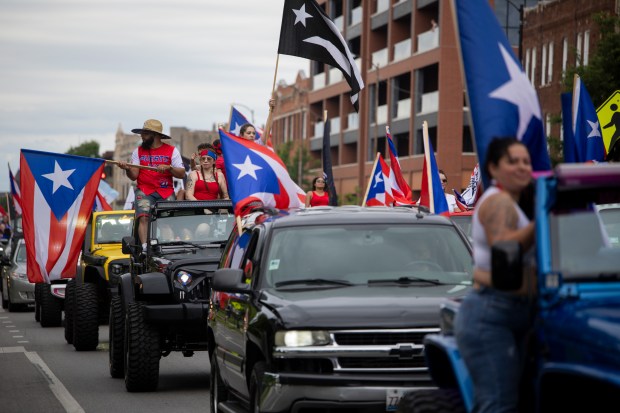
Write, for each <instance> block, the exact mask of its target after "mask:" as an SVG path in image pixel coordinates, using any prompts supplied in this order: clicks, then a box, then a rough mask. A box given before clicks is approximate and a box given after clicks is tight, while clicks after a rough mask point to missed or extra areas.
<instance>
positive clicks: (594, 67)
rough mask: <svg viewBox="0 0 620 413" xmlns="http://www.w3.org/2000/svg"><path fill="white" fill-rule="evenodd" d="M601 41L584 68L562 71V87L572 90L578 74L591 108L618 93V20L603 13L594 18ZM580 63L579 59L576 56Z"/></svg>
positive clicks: (619, 80)
mask: <svg viewBox="0 0 620 413" xmlns="http://www.w3.org/2000/svg"><path fill="white" fill-rule="evenodd" d="M594 21H595V22H596V23H597V25H598V27H599V29H600V33H601V38H600V40H599V41H598V42H597V46H596V50H595V52H594V53H593V54H592V55H591V56H590V58H589V62H588V65H587V66H578V67H572V68H569V69H567V70H566V74H565V76H564V81H563V88H564V91H566V92H571V91H572V90H573V77H574V75H575V74H578V75H579V76H580V77H581V79H582V81H583V83H584V84H585V85H586V87H587V88H588V93H590V97H591V98H592V103H594V106H595V107H598V106H600V105H601V104H602V103H604V102H605V101H606V100H607V98H608V97H609V95H610V94H611V93H612V92H614V91H615V90H620V17H619V16H616V15H611V14H609V13H607V12H603V13H597V14H596V15H594ZM579 60H581V56H579Z"/></svg>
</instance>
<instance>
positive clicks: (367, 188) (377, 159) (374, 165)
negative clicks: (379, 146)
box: [362, 152, 381, 206]
mask: <svg viewBox="0 0 620 413" xmlns="http://www.w3.org/2000/svg"><path fill="white" fill-rule="evenodd" d="M380 156H381V152H377V156H376V157H375V163H373V164H372V169H371V171H374V170H375V169H376V168H377V162H379V157H380ZM371 183H372V174H371V176H370V179H369V180H368V186H367V187H366V193H365V194H364V198H362V206H364V204H366V199H368V193H369V192H370V184H371Z"/></svg>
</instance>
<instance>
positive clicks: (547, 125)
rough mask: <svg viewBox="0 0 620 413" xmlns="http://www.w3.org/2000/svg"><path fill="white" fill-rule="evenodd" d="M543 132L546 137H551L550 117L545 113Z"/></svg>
mask: <svg viewBox="0 0 620 413" xmlns="http://www.w3.org/2000/svg"><path fill="white" fill-rule="evenodd" d="M545 132H546V135H545V136H547V137H549V136H550V135H551V115H550V114H548V113H547V116H545Z"/></svg>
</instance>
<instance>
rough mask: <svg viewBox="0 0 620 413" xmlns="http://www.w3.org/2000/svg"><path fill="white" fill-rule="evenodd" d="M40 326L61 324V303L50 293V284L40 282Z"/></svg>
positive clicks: (57, 325) (58, 325)
mask: <svg viewBox="0 0 620 413" xmlns="http://www.w3.org/2000/svg"><path fill="white" fill-rule="evenodd" d="M40 296H41V316H40V318H41V320H40V323H41V327H60V325H61V324H62V303H61V302H60V299H58V298H56V297H54V296H53V295H52V287H51V286H50V284H47V283H41V291H40Z"/></svg>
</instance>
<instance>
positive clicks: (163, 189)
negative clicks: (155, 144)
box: [137, 143, 174, 199]
mask: <svg viewBox="0 0 620 413" xmlns="http://www.w3.org/2000/svg"><path fill="white" fill-rule="evenodd" d="M173 151H174V146H172V145H168V144H167V143H163V144H162V145H161V146H160V147H159V148H151V149H144V148H143V147H142V146H138V159H139V160H140V165H144V166H155V167H156V166H157V165H171V164H172V152H173ZM137 187H138V189H139V190H141V191H142V192H144V194H145V195H151V194H152V193H153V192H157V193H158V194H159V195H161V197H162V198H164V199H166V198H168V197H169V196H170V195H172V194H173V193H174V186H173V185H172V173H170V172H168V171H167V172H164V173H163V174H162V173H159V172H157V171H150V170H148V169H140V173H139V174H138V185H137Z"/></svg>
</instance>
